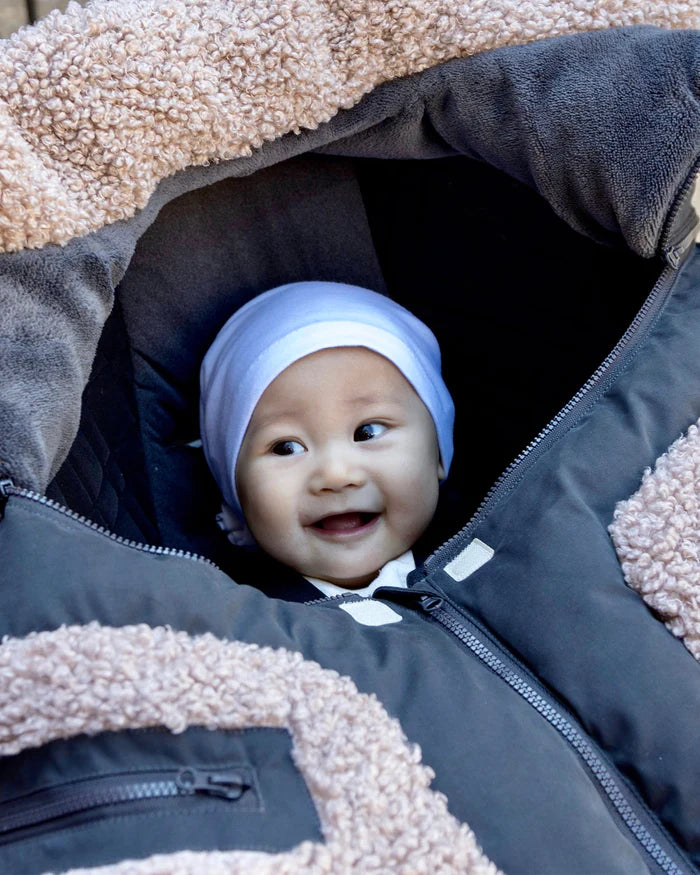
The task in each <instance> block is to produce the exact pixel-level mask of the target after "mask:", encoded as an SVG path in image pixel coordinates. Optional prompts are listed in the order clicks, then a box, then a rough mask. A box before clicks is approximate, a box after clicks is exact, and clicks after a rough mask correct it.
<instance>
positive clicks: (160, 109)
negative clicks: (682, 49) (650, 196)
mask: <svg viewBox="0 0 700 875" xmlns="http://www.w3.org/2000/svg"><path fill="white" fill-rule="evenodd" d="M637 24H652V25H659V26H662V27H668V28H673V27H683V28H692V27H696V26H698V27H700V9H699V8H698V4H697V3H696V2H695V0H674V2H669V0H646V2H635V3H633V4H628V3H625V4H623V3H620V2H619V0H599V2H592V0H588V2H585V3H572V2H569V0H558V2H552V0H535V2H532V3H519V2H517V0H490V2H488V3H483V2H474V3H464V4H463V3H459V4H455V3H449V2H435V0H414V2H411V3H403V2H386V0H341V2H336V0H251V2H247V3H245V4H242V3H238V2H233V0H118V2H115V0H93V2H92V3H91V4H89V5H88V6H87V7H86V8H83V7H81V6H78V5H77V4H70V5H69V7H68V10H67V12H66V13H65V14H64V15H62V14H60V13H58V12H54V13H53V14H52V15H49V16H48V17H47V18H46V19H45V20H43V21H41V22H39V23H38V24H37V25H35V26H33V27H31V28H26V29H23V30H21V31H20V32H19V33H18V34H15V35H13V37H12V38H11V39H10V40H9V41H6V42H5V43H4V44H3V46H2V49H1V50H0V95H2V99H1V100H0V168H1V170H0V185H1V186H2V190H1V194H2V197H1V198H0V249H2V250H5V251H16V250H19V249H22V248H29V247H41V246H43V245H45V244H46V243H49V242H53V243H65V242H66V241H68V240H70V239H71V238H73V237H77V236H82V235H84V234H86V233H87V232H89V231H91V230H95V229H97V228H100V227H102V226H103V225H105V224H108V223H111V222H114V221H116V220H118V219H124V218H127V217H130V216H133V215H134V213H135V212H136V211H137V210H138V209H139V208H142V207H144V206H145V205H146V203H147V202H148V199H149V197H150V195H151V194H152V193H153V191H154V190H155V187H156V185H157V184H158V182H159V181H160V180H161V179H163V178H165V177H167V176H170V175H172V174H173V173H175V172H176V171H178V170H180V169H182V168H185V167H187V166H192V165H204V164H208V163H210V162H212V161H221V160H224V159H229V158H235V157H239V156H243V155H248V154H250V153H251V151H252V150H253V149H256V148H258V147H259V146H261V145H262V144H263V143H264V142H265V141H267V140H272V139H275V138H277V137H280V136H282V135H283V134H286V133H289V132H291V131H294V132H299V131H300V130H301V129H302V128H305V129H314V128H316V127H318V126H319V125H320V124H321V123H322V122H325V121H327V120H329V119H330V118H331V117H332V116H333V115H334V114H335V113H337V112H338V110H339V109H342V108H349V107H351V106H353V105H354V104H356V103H357V102H358V101H359V100H360V98H361V97H362V96H363V95H365V94H367V93H368V92H369V91H371V90H372V89H373V88H375V87H376V86H377V85H379V84H381V83H383V82H386V81H389V80H392V79H396V78H398V77H403V76H406V75H408V74H411V73H416V72H419V71H422V70H425V69H427V68H428V67H430V66H433V65H435V64H438V63H440V62H443V61H446V60H448V59H452V58H457V57H464V56H467V55H473V54H475V53H478V52H483V51H485V50H487V49H493V48H497V47H502V46H507V45H513V44H522V43H527V42H532V41H534V40H538V39H542V38H548V37H554V36H559V35H562V34H569V33H576V32H581V31H590V30H601V29H607V28H610V27H619V26H624V25H637Z"/></svg>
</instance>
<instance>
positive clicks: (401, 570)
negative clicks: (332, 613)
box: [306, 550, 416, 598]
mask: <svg viewBox="0 0 700 875" xmlns="http://www.w3.org/2000/svg"><path fill="white" fill-rule="evenodd" d="M415 567H416V562H415V559H414V558H413V552H412V551H411V550H406V552H405V553H403V554H402V555H401V556H397V558H396V559H391V560H390V561H389V562H387V563H386V565H384V566H383V567H382V569H381V571H380V572H379V574H378V575H377V576H376V577H375V578H374V580H373V581H372V582H371V583H369V584H367V586H363V587H362V588H361V589H349V588H348V587H345V586H338V585H337V584H335V583H329V582H328V581H327V580H318V579H317V578H315V577H307V578H306V579H307V580H308V581H309V583H312V584H313V585H314V586H315V587H316V589H319V590H320V591H321V592H322V593H323V594H324V595H325V596H326V597H328V598H330V597H331V596H334V595H345V594H346V593H348V594H349V595H359V596H362V598H369V597H370V596H371V595H372V594H373V593H374V591H375V589H379V587H380V586H397V587H402V588H403V589H406V588H407V587H408V580H407V578H408V575H409V574H410V572H411V571H413V569H414V568H415Z"/></svg>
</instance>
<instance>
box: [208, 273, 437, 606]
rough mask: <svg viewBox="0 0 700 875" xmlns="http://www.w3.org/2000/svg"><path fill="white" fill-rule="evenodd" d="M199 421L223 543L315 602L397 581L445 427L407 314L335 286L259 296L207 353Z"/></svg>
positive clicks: (422, 518) (431, 351) (431, 369)
mask: <svg viewBox="0 0 700 875" xmlns="http://www.w3.org/2000/svg"><path fill="white" fill-rule="evenodd" d="M200 423H201V435H202V445H203V448H204V453H205V456H206V459H207V462H208V464H209V467H210V468H211V471H212V473H213V475H214V478H215V479H216V482H217V484H218V486H219V488H220V489H221V492H222V494H223V498H224V505H223V508H222V510H223V518H224V520H225V524H226V525H225V528H227V529H228V531H229V538H230V539H231V540H232V541H233V542H234V543H237V544H239V545H243V544H252V543H257V545H259V546H260V547H261V548H262V549H263V550H265V551H266V552H267V553H268V554H270V555H271V556H273V557H274V558H275V559H277V560H279V561H281V562H282V563H284V564H285V565H287V566H289V567H291V568H293V569H294V570H296V571H298V572H299V573H301V574H302V575H303V576H304V577H306V578H307V580H309V581H310V582H311V583H312V584H314V586H316V587H317V588H318V589H320V590H321V591H322V592H323V593H325V594H326V595H334V594H336V593H342V592H345V591H353V592H357V593H359V594H360V595H370V594H371V593H372V592H373V591H374V589H375V588H376V587H377V586H378V585H380V583H381V584H382V585H383V584H385V583H388V584H390V585H404V586H405V578H406V574H407V573H408V572H409V571H410V570H411V569H412V568H413V567H414V562H413V557H412V554H411V552H410V549H411V547H412V545H413V544H414V543H415V541H416V540H417V538H418V537H419V536H420V535H421V534H422V533H423V531H424V530H425V528H426V527H427V526H428V524H429V523H430V521H431V519H432V517H433V515H434V513H435V508H436V505H437V500H438V487H439V483H440V481H441V480H443V479H444V478H445V477H446V476H447V472H448V469H449V466H450V461H451V459H452V428H453V423H454V405H453V403H452V399H451V397H450V395H449V392H448V391H447V388H446V386H445V384H444V382H443V380H442V376H441V373H440V350H439V347H438V344H437V341H436V339H435V337H434V335H433V334H432V332H431V331H430V330H429V329H428V328H427V327H426V326H425V325H424V324H423V323H422V322H420V321H419V320H418V319H417V318H416V317H415V316H413V315H412V314H411V313H409V312H408V310H406V309H404V308H403V307H401V306H399V305H398V304H396V303H395V302H393V301H391V300H390V299H389V298H386V297H384V296H383V295H379V294H377V293H375V292H370V291H368V290H367V289H362V288H358V287H356V286H349V285H344V284H341V283H328V282H305V283H292V284H290V285H286V286H280V287H278V288H275V289H272V290H271V291H268V292H266V293H264V294H262V295H259V296H258V297H257V298H254V299H253V300H252V301H249V302H248V303H247V304H246V305H245V306H244V307H242V308H241V309H240V310H238V311H237V312H236V313H235V314H234V315H233V316H232V317H231V318H230V319H229V320H228V322H226V324H225V325H224V327H223V328H222V329H221V331H220V332H219V334H218V335H217V337H216V339H215V340H214V342H213V344H212V345H211V347H210V348H209V350H208V352H207V354H206V356H205V358H204V361H203V363H202V369H201V404H200ZM391 560H397V561H396V562H392V561H391ZM380 572H381V575H380ZM380 576H381V581H380Z"/></svg>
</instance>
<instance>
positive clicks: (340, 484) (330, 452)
mask: <svg viewBox="0 0 700 875" xmlns="http://www.w3.org/2000/svg"><path fill="white" fill-rule="evenodd" d="M365 480H366V475H365V472H364V469H363V468H362V466H361V465H359V464H358V461H357V459H356V458H355V453H353V452H352V450H343V449H339V448H332V447H331V448H328V449H327V450H325V451H324V452H322V453H319V457H318V464H317V465H316V467H315V469H314V471H313V473H312V475H311V484H310V485H311V490H312V491H313V492H340V491H341V490H343V489H346V488H349V487H353V486H362V485H363V484H364V482H365Z"/></svg>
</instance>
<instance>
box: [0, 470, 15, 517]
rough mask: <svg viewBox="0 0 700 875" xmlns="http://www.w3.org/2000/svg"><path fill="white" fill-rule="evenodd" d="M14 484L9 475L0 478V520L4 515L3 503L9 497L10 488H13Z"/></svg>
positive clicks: (4, 503)
mask: <svg viewBox="0 0 700 875" xmlns="http://www.w3.org/2000/svg"><path fill="white" fill-rule="evenodd" d="M14 485H15V484H14V483H13V482H12V480H10V478H9V477H6V478H4V479H2V480H0V520H1V519H2V518H3V517H4V516H5V505H6V504H7V501H8V499H9V497H10V490H11V489H13V488H14Z"/></svg>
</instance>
